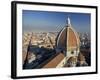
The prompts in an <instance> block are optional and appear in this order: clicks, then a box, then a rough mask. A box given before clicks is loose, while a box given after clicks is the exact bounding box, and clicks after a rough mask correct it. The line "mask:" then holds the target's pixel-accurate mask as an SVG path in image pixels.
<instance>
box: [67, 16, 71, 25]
mask: <svg viewBox="0 0 100 80" xmlns="http://www.w3.org/2000/svg"><path fill="white" fill-rule="evenodd" d="M67 20H68V25H71V23H70V18H69V17H68V19H67Z"/></svg>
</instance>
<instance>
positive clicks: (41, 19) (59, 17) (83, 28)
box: [22, 10, 91, 33]
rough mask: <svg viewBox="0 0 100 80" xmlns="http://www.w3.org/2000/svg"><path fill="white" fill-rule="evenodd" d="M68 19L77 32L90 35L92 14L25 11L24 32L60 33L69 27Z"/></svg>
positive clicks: (23, 15) (23, 18) (23, 19)
mask: <svg viewBox="0 0 100 80" xmlns="http://www.w3.org/2000/svg"><path fill="white" fill-rule="evenodd" d="M67 17H70V19H71V25H72V27H73V28H74V29H76V31H77V32H83V33H84V32H88V33H90V18H91V16H90V14H87V13H69V12H51V11H33V10H23V13H22V25H23V32H58V31H60V30H61V29H62V28H63V27H64V26H66V25H67Z"/></svg>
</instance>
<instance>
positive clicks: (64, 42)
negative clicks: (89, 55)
mask: <svg viewBox="0 0 100 80" xmlns="http://www.w3.org/2000/svg"><path fill="white" fill-rule="evenodd" d="M79 43H80V41H79V36H78V34H77V32H76V31H75V30H74V29H73V27H72V26H71V24H70V19H69V18H68V23H67V26H65V27H64V28H63V29H62V30H61V31H60V32H59V33H58V36H57V38H56V47H57V48H58V49H62V50H67V49H72V48H73V49H76V48H77V47H78V46H79Z"/></svg>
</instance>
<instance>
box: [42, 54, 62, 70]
mask: <svg viewBox="0 0 100 80" xmlns="http://www.w3.org/2000/svg"><path fill="white" fill-rule="evenodd" d="M63 59H64V54H63V53H59V54H58V55H57V56H56V57H54V58H53V59H52V60H51V61H49V62H48V63H47V64H46V65H44V66H43V68H55V67H56V66H57V65H58V64H59V63H60V62H61V61H62V60H63Z"/></svg>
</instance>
